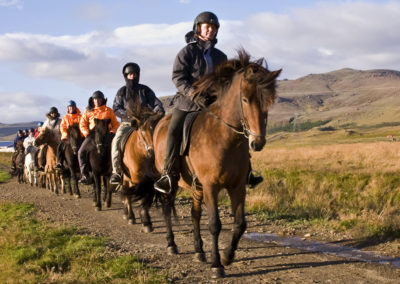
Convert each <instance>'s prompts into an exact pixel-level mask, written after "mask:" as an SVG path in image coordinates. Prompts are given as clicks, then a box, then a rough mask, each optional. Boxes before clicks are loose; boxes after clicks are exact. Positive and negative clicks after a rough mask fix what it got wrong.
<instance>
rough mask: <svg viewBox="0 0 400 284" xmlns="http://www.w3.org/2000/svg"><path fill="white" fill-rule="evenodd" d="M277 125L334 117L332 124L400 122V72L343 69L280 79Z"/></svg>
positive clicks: (274, 119) (274, 121)
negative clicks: (290, 78) (294, 78)
mask: <svg viewBox="0 0 400 284" xmlns="http://www.w3.org/2000/svg"><path fill="white" fill-rule="evenodd" d="M278 96H279V97H278V99H277V101H276V104H275V105H274V106H273V107H272V109H271V111H270V116H269V118H270V123H271V124H273V125H277V124H284V123H288V122H289V120H292V121H293V118H295V117H297V121H298V122H305V121H318V120H330V123H329V124H330V125H333V126H343V125H358V126H361V125H369V126H372V125H378V124H383V123H392V122H400V111H399V110H400V72H399V71H393V70H367V71H361V70H353V69H349V68H346V69H341V70H337V71H332V72H329V73H323V74H310V75H307V76H305V77H301V78H299V79H296V80H283V81H279V83H278Z"/></svg>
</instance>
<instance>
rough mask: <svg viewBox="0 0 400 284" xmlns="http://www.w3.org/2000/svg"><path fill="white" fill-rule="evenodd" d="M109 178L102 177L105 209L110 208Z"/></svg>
mask: <svg viewBox="0 0 400 284" xmlns="http://www.w3.org/2000/svg"><path fill="white" fill-rule="evenodd" d="M109 180H110V176H103V185H104V202H106V206H107V208H110V207H111V201H112V200H111V198H112V196H111V187H110V184H109V182H108V181H109Z"/></svg>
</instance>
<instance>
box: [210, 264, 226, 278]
mask: <svg viewBox="0 0 400 284" xmlns="http://www.w3.org/2000/svg"><path fill="white" fill-rule="evenodd" d="M224 277H225V270H224V267H222V266H221V267H211V278H212V279H218V278H224Z"/></svg>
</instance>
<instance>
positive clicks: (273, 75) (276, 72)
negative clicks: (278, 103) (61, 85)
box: [271, 69, 282, 80]
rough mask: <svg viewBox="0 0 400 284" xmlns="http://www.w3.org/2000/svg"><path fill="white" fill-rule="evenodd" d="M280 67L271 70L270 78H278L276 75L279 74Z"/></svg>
mask: <svg viewBox="0 0 400 284" xmlns="http://www.w3.org/2000/svg"><path fill="white" fill-rule="evenodd" d="M281 72H282V69H279V70H276V71H272V72H271V79H272V80H275V79H276V78H278V76H279V75H280V74H281Z"/></svg>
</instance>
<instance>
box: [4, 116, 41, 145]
mask: <svg viewBox="0 0 400 284" xmlns="http://www.w3.org/2000/svg"><path fill="white" fill-rule="evenodd" d="M38 122H39V121H31V122H20V123H13V124H4V123H0V141H13V140H14V138H15V136H16V134H17V131H18V130H19V129H29V128H36V127H37V124H38Z"/></svg>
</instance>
